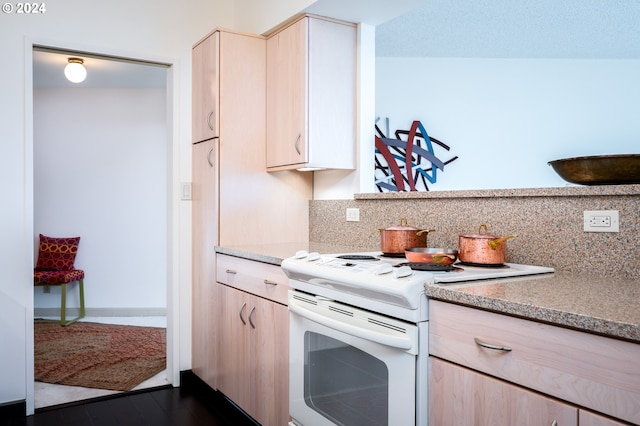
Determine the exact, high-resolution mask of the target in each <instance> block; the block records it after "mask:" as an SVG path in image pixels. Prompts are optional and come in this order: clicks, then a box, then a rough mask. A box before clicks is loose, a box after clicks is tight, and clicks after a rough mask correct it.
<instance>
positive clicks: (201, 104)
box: [191, 32, 220, 143]
mask: <svg viewBox="0 0 640 426" xmlns="http://www.w3.org/2000/svg"><path fill="white" fill-rule="evenodd" d="M219 46H220V34H219V33H218V32H215V33H213V34H211V35H210V36H209V37H207V38H205V39H204V40H202V41H201V42H200V43H198V44H197V45H196V46H194V47H193V51H192V65H191V66H192V68H191V72H192V76H191V78H192V83H193V93H192V98H191V102H192V105H191V108H192V111H191V114H192V121H191V139H192V140H191V141H192V142H193V143H197V142H202V141H205V140H207V139H212V138H214V137H217V136H219V134H218V113H217V111H219V104H218V102H219V96H218V90H219V87H218V77H219V75H220V68H219V54H218V52H219Z"/></svg>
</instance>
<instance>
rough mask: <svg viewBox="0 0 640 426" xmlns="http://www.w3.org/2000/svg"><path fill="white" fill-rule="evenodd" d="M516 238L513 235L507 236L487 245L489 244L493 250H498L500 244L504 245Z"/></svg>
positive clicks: (488, 242)
mask: <svg viewBox="0 0 640 426" xmlns="http://www.w3.org/2000/svg"><path fill="white" fill-rule="evenodd" d="M516 237H517V235H516V234H511V235H507V236H506V237H500V238H496V239H493V240H489V241H487V244H489V248H491V250H496V249H497V248H498V247H500V244H502V243H504V242H505V241H507V240H508V239H509V238H516Z"/></svg>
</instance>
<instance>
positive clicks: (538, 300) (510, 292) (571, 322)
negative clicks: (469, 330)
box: [427, 271, 640, 343]
mask: <svg viewBox="0 0 640 426" xmlns="http://www.w3.org/2000/svg"><path fill="white" fill-rule="evenodd" d="M427 296H428V297H429V298H432V299H438V300H444V301H449V302H454V303H459V304H462V305H467V306H471V307H476V308H481V309H487V310H490V311H494V312H498V313H504V314H508V315H515V316H519V317H523V318H528V319H532V320H537V321H542V322H546V323H550V324H554V325H559V326H565V327H570V328H574V329H577V330H582V331H587V332H591V333H596V334H602V335H607V336H610V337H616V338H621V339H626V340H631V341H634V342H637V343H640V283H639V282H637V281H635V280H630V279H620V278H616V279H609V278H603V277H597V276H590V275H578V274H573V273H567V272H558V271H556V272H555V273H553V274H547V275H541V276H537V277H535V278H534V277H521V278H513V279H506V280H488V281H486V282H483V283H481V284H480V283H478V282H475V283H470V284H453V285H451V284H450V285H444V284H431V285H428V286H427Z"/></svg>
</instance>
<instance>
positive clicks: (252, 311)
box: [249, 306, 256, 329]
mask: <svg viewBox="0 0 640 426" xmlns="http://www.w3.org/2000/svg"><path fill="white" fill-rule="evenodd" d="M255 311H256V307H255V306H254V307H253V308H251V312H249V324H251V328H253V329H255V328H256V325H255V324H254V323H253V313H254V312H255Z"/></svg>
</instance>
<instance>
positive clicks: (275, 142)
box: [267, 19, 308, 167]
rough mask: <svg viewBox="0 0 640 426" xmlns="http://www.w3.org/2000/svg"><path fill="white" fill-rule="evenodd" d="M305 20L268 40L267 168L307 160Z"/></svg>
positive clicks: (306, 32) (306, 30) (306, 26)
mask: <svg viewBox="0 0 640 426" xmlns="http://www.w3.org/2000/svg"><path fill="white" fill-rule="evenodd" d="M307 34H308V24H307V19H301V20H299V21H297V22H296V23H294V24H292V25H291V26H289V27H287V28H285V29H284V30H282V31H280V32H279V33H278V34H276V35H274V36H273V37H271V38H269V39H268V40H267V167H278V166H286V165H292V164H302V163H305V162H306V161H307V148H306V143H307V134H306V119H307V117H306V114H307V99H306V98H307V89H306V87H307Z"/></svg>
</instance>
